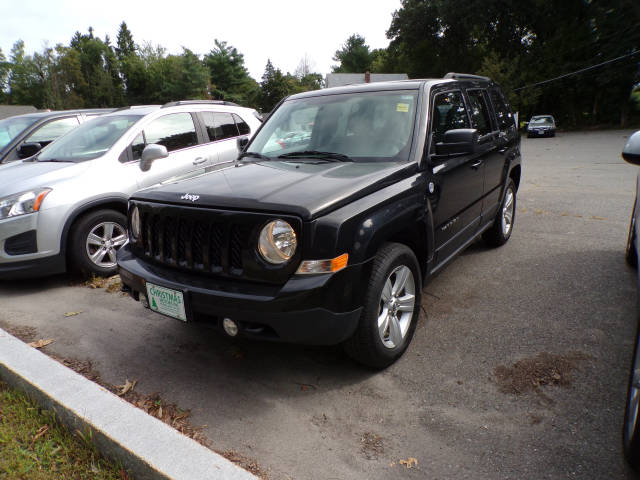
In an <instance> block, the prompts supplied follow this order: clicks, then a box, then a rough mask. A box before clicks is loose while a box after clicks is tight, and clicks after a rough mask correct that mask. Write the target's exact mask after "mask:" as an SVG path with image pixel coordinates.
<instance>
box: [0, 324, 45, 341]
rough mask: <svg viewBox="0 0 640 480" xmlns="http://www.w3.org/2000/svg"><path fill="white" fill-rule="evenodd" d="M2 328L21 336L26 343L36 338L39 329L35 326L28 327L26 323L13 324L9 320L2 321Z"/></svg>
mask: <svg viewBox="0 0 640 480" xmlns="http://www.w3.org/2000/svg"><path fill="white" fill-rule="evenodd" d="M0 328H2V329H3V330H5V331H6V332H7V333H9V334H10V335H13V336H14V337H16V338H19V339H20V340H22V341H23V342H25V343H29V342H32V341H34V340H35V338H36V335H37V334H38V331H37V330H36V329H35V328H33V327H27V326H24V325H11V324H9V323H7V322H3V321H0Z"/></svg>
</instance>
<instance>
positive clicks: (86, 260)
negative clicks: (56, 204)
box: [68, 210, 127, 277]
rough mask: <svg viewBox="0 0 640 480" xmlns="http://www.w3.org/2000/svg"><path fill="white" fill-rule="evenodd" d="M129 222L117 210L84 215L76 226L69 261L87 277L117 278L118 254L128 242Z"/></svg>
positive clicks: (70, 244) (73, 230)
mask: <svg viewBox="0 0 640 480" xmlns="http://www.w3.org/2000/svg"><path fill="white" fill-rule="evenodd" d="M126 225H127V218H126V217H125V216H124V215H123V214H122V213H120V212H117V211H115V210H97V211H94V212H89V213H87V214H85V215H83V216H82V217H81V218H80V219H79V220H78V221H77V222H76V223H75V224H74V226H73V229H72V231H71V239H70V243H69V252H68V254H69V259H70V262H71V264H72V267H73V269H74V270H75V271H76V272H78V273H80V274H82V275H83V276H86V277H88V276H91V275H96V276H102V277H107V276H111V275H115V274H116V273H117V272H118V265H117V263H116V252H117V251H118V250H119V249H120V247H122V245H124V244H125V242H126V241H127V229H126Z"/></svg>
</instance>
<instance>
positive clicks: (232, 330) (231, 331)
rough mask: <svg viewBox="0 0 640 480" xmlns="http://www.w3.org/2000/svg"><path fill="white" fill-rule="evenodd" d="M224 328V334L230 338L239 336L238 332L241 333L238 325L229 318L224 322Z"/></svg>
mask: <svg viewBox="0 0 640 480" xmlns="http://www.w3.org/2000/svg"><path fill="white" fill-rule="evenodd" d="M222 328H223V329H224V332H225V333H226V334H227V335H229V336H230V337H235V336H237V335H238V332H239V331H240V328H239V327H238V324H237V323H236V322H234V321H233V320H231V319H230V318H229V317H226V318H224V319H223V320H222Z"/></svg>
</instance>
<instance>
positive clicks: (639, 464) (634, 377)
mask: <svg viewBox="0 0 640 480" xmlns="http://www.w3.org/2000/svg"><path fill="white" fill-rule="evenodd" d="M638 353H639V352H638V335H637V334H636V342H635V347H634V349H633V362H632V363H631V373H630V374H629V384H628V386H627V405H626V408H625V412H624V425H623V427H622V446H623V450H624V456H625V458H626V459H627V462H629V464H630V465H631V466H632V467H633V468H634V469H635V470H640V415H639V413H640V409H639V403H640V358H639V357H638Z"/></svg>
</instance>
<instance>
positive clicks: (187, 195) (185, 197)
mask: <svg viewBox="0 0 640 480" xmlns="http://www.w3.org/2000/svg"><path fill="white" fill-rule="evenodd" d="M199 198H200V195H191V194H190V193H185V194H184V195H182V196H181V197H180V200H191V201H192V202H195V201H197V200H198V199H199Z"/></svg>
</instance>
